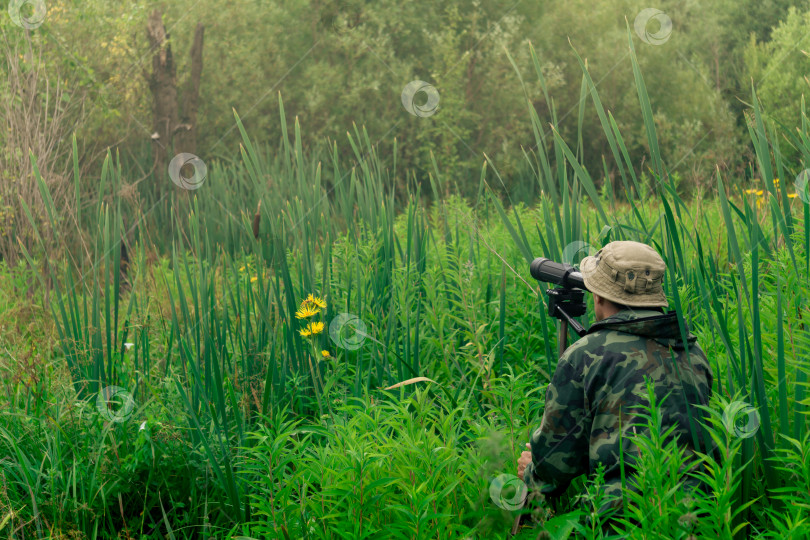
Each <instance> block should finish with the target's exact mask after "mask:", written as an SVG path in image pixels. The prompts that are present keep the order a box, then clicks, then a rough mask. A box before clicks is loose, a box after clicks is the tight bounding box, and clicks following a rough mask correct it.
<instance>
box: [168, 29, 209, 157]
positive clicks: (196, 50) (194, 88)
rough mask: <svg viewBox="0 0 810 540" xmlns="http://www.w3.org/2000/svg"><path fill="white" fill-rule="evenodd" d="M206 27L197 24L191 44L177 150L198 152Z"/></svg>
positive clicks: (191, 152)
mask: <svg viewBox="0 0 810 540" xmlns="http://www.w3.org/2000/svg"><path fill="white" fill-rule="evenodd" d="M204 31H205V27H203V25H202V24H201V23H198V24H197V29H196V30H195V31H194V43H193V44H192V46H191V75H190V76H189V78H188V81H186V86H185V89H184V90H183V96H182V98H183V114H182V116H181V117H180V124H179V125H178V126H177V127H176V128H175V130H174V131H175V141H174V142H175V150H176V151H177V152H188V153H189V154H196V152H197V108H198V106H199V98H200V79H201V78H202V67H203V58H202V50H203V34H204Z"/></svg>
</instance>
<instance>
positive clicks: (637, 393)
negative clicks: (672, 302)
mask: <svg viewBox="0 0 810 540" xmlns="http://www.w3.org/2000/svg"><path fill="white" fill-rule="evenodd" d="M687 344H688V352H689V353H688V355H687V353H686V350H685V349H684V346H683V341H682V339H681V333H680V328H679V326H678V319H677V315H676V314H675V312H674V311H672V312H669V313H667V314H662V313H661V312H659V311H656V310H651V309H638V308H635V309H627V310H623V311H620V312H619V313H616V314H615V315H613V316H612V317H608V318H606V319H604V320H602V321H599V322H597V323H595V324H594V325H593V326H591V328H590V329H589V330H588V333H587V334H586V335H585V336H584V337H583V338H582V339H580V340H579V341H577V342H576V343H574V344H573V345H571V346H570V347H569V348H568V349H567V350H566V351H565V353H564V354H563V356H562V357H561V358H560V360H559V362H558V364H557V369H556V370H555V372H554V375H553V377H552V379H551V382H550V383H549V385H548V390H547V391H546V403H545V411H544V414H543V420H542V423H541V425H540V428H538V429H537V430H536V431H535V432H534V434H533V435H532V438H531V453H532V463H531V464H530V465H529V466H528V467H527V468H526V472H525V473H524V477H523V479H524V481H525V482H526V483H527V484H528V486H529V488H530V490H531V489H532V488H534V489H536V490H539V492H540V493H542V494H544V495H545V496H546V497H552V498H553V497H556V496H559V495H560V494H562V492H564V491H565V489H566V488H567V487H568V485H569V483H570V482H571V480H573V479H574V478H575V477H577V476H579V475H581V474H590V473H592V472H594V471H595V470H596V467H597V466H598V464H599V463H600V462H601V463H604V465H605V486H604V489H605V491H607V492H608V493H609V494H613V495H618V494H620V493H621V473H620V468H619V422H620V419H621V429H622V452H623V455H624V456H625V477H627V476H628V474H631V473H632V470H633V469H632V466H630V467H628V463H632V455H633V454H634V453H637V448H635V445H632V444H631V442H630V440H629V438H630V436H632V434H633V432H632V429H633V424H646V422H645V419H644V418H643V417H640V416H638V413H639V412H642V413H643V412H644V411H643V410H639V409H638V408H634V407H633V406H636V405H649V399H648V393H647V388H646V384H645V382H644V376H645V375H646V376H647V377H649V378H651V379H652V381H653V383H654V387H655V396H656V401H657V402H658V403H659V405H660V409H661V412H662V413H663V428H664V430H666V429H668V428H669V427H672V426H675V430H674V432H673V434H672V437H675V436H677V437H679V444H680V445H682V446H684V447H686V449H687V452H691V451H693V450H694V448H693V442H692V441H693V439H692V436H691V432H690V427H689V415H688V413H687V410H689V411H691V414H692V418H701V417H702V416H701V414H702V413H699V412H698V410H697V409H696V408H695V407H691V405H694V404H699V405H707V403H708V401H709V397H710V395H711V388H712V371H711V367H710V366H709V363H708V361H707V360H706V355H705V354H704V353H703V351H702V350H701V349H700V346H698V344H697V342H696V338H695V337H694V336H692V335H691V334H688V333H687ZM667 394H669V396H667ZM665 396H667V397H666V400H665V401H664V402H663V404H662V403H661V401H662V400H664V397H665ZM687 404H689V408H687ZM695 424H696V428H697V427H699V426H697V422H695ZM639 430H640V428H639V427H638V426H636V431H637V432H639V433H640V431H639ZM699 436H700V435H699ZM700 438H701V440H704V439H703V437H702V436H700ZM700 444H701V445H703V444H705V442H701V443H700ZM704 451H705V448H704ZM628 457H630V459H628Z"/></svg>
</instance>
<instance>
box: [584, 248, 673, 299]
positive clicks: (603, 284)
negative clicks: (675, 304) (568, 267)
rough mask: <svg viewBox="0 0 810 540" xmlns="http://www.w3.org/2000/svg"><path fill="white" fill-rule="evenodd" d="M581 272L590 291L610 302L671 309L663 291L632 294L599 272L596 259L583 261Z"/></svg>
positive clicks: (591, 258)
mask: <svg viewBox="0 0 810 540" xmlns="http://www.w3.org/2000/svg"><path fill="white" fill-rule="evenodd" d="M579 271H580V273H581V274H582V280H583V281H584V282H585V286H586V287H587V288H588V290H589V291H591V292H592V293H595V294H598V295H599V296H601V297H602V298H606V299H608V300H610V301H611V302H613V303H614V304H621V305H624V306H627V307H664V308H665V307H669V302H667V297H666V295H665V294H664V291H663V289H659V290H658V291H657V292H652V293H645V294H631V293H629V292H627V291H625V290H624V287H622V286H621V285H619V284H618V283H616V282H615V281H613V280H612V279H611V278H610V277H609V276H608V275H607V274H605V273H604V272H602V271H600V270H599V268H598V265H597V259H596V257H585V258H584V259H582V262H581V263H580V265H579Z"/></svg>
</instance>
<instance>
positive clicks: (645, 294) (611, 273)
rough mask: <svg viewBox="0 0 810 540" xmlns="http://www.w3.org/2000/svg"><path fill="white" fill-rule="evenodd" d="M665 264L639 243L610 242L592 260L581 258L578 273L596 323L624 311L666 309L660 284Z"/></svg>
mask: <svg viewBox="0 0 810 540" xmlns="http://www.w3.org/2000/svg"><path fill="white" fill-rule="evenodd" d="M665 270H666V264H665V263H664V260H663V259H662V258H661V256H660V255H659V254H658V253H657V252H656V251H655V250H654V249H653V248H651V247H650V246H648V245H646V244H642V243H639V242H629V241H617V242H611V243H609V244H608V245H606V246H605V247H603V248H602V249H600V250H599V251H598V252H597V253H596V254H595V255H594V256H592V257H585V258H584V259H582V263H581V264H580V272H581V273H582V278H583V280H584V281H585V286H586V287H587V288H588V290H589V291H591V292H592V293H593V297H594V312H595V315H596V320H602V319H604V318H607V317H610V316H611V315H613V314H614V313H616V312H618V311H619V310H621V309H624V308H625V307H636V308H661V307H667V306H668V305H669V304H668V303H667V298H666V295H665V294H664V288H663V285H662V284H663V280H664V271H665Z"/></svg>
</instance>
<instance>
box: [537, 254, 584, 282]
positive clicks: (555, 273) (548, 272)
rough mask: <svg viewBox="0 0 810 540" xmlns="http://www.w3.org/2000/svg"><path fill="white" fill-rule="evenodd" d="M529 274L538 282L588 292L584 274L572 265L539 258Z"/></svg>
mask: <svg viewBox="0 0 810 540" xmlns="http://www.w3.org/2000/svg"><path fill="white" fill-rule="evenodd" d="M529 272H531V274H532V277H533V278H534V279H536V280H537V281H545V282H546V283H554V284H555V285H559V286H561V287H565V288H566V289H584V290H588V288H587V287H586V286H585V281H583V279H582V274H581V273H579V271H578V270H577V269H576V268H574V267H573V266H571V265H570V264H563V263H558V262H554V261H552V260H551V259H546V258H544V257H538V258H536V259H535V260H533V261H532V263H531V265H530V266H529Z"/></svg>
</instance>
